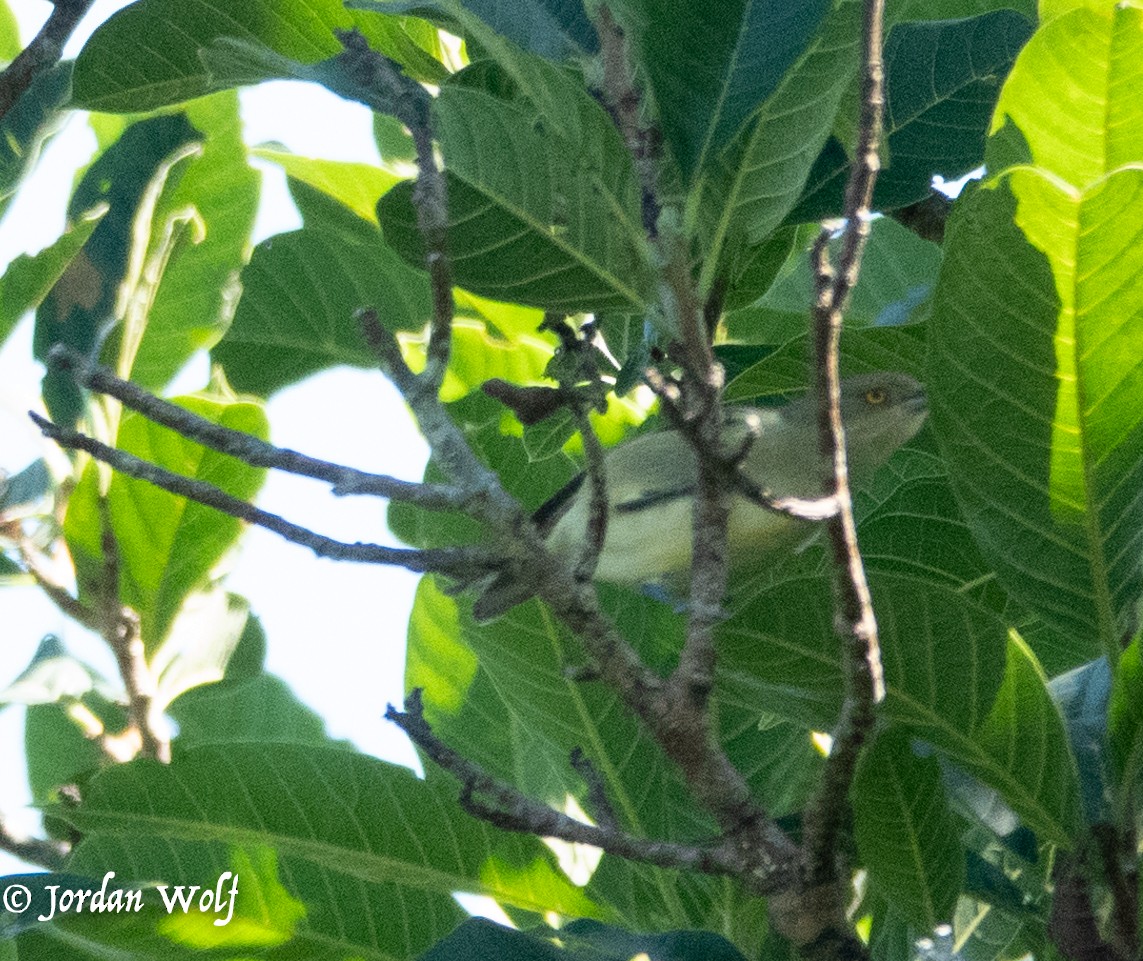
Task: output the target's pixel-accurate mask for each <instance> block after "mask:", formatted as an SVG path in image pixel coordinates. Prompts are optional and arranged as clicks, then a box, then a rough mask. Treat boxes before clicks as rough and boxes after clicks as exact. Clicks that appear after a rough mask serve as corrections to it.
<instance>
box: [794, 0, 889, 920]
mask: <svg viewBox="0 0 1143 961" xmlns="http://www.w3.org/2000/svg"><path fill="white" fill-rule="evenodd" d="M883 16H884V0H865V3H864V6H863V18H862V47H863V54H862V69H863V76H862V97H861V118H860V125H859V130H858V144H857V150H856V154H855V157H854V163H853V169H852V171H851V174H850V179H849V184H848V186H847V188H846V202H845V218H846V226H845V230H844V233H843V235H842V251H841V256H840V258H839V260H838V268H837V271H836V272H834V271H833V269H832V268H831V265H830V261H829V246H828V245H829V240H830V231H829V229H828V228H823V230H822V232H821V234H820V235H819V237H818V239H817V241H816V242H815V244H814V246H813V250H812V252H811V257H812V268H813V272H814V278H815V291H816V299H815V303H814V308H813V342H814V372H815V385H816V390H817V396H818V432H819V437H820V444H821V452H822V455H823V458H824V459H825V461H826V463H827V465H828V467H827V470H826V477H825V485H826V487H825V489H826V490H827V491H832V492H833V494H834V496H835V497H836V499H837V504H838V514H837V516H835V517H833V518H831V519H830V521H829V522H828V524H827V528H826V529H827V535H828V539H829V544H830V547H831V553H832V557H833V567H834V593H835V612H836V613H835V616H834V626H835V630H836V631H837V633H838V635H839V637H840V638H841V646H842V667H843V673H844V676H845V699H844V702H843V705H842V713H841V717H840V719H839V722H838V726H837V729H836V731H835V732H834V743H833V749H832V750H831V752H830V756H829V759H828V760H827V762H826V767H825V771H824V773H823V776H822V779H821V782H820V783H819V785H818V788H817V791H816V792H815V795H814V797H813V798H812V799H811V801H810V804H809V806H808V807H807V810H806V814H805V818H804V822H803V823H804V830H805V839H806V840H805V847H806V853H807V864H808V876H807V882H808V884H809V885H811V886H814V887H816V886H821V885H828V886H835V887H837V888H839V892H838V896H839V898H840V897H841V896H842V893H841V891H840V880H841V872H840V870H839V863H838V862H839V844H838V840H839V837H840V832H841V830H842V825H843V823H844V819H845V814H846V811H847V809H848V808H847V805H848V798H849V788H850V785H851V784H852V782H853V776H854V772H855V770H856V767H857V759H858V756H859V754H860V752H861V748H862V746H863V745H864V743H865V740H866V738H867V736H868V733H869V731H870V729H871V727H872V724H873V719H874V716H873V708H874V705H875V704H877V703H878V702H879V701H880V700H881V699H882V698H884V696H885V683H884V678H883V673H882V668H881V653H880V647H879V644H878V639H877V621H876V619H875V618H874V614H873V603H872V599H871V597H870V594H869V586H868V583H867V581H866V578H865V568H864V565H863V563H862V559H861V553H860V551H859V549H858V545H857V529H856V525H855V524H854V519H853V499H852V497H851V494H850V490H849V477H848V468H847V464H846V456H845V431H844V427H843V425H842V420H841V386H840V376H839V373H838V344H839V340H840V335H841V325H842V312H843V310H844V309H845V306H846V302H847V300H848V298H849V293H850V291H851V290H852V289H853V287H854V285H855V284H856V282H857V276H858V271H859V269H860V265H861V254H862V251H863V248H864V244H865V240H866V238H867V237H868V234H869V217H870V211H869V205H870V202H871V199H872V196H873V185H874V182H875V180H876V178H877V171H878V168H879V161H878V156H877V150H878V145H879V143H880V138H881V117H882V110H883V106H884V91H883V75H884V68H883V64H882V23H883Z"/></svg>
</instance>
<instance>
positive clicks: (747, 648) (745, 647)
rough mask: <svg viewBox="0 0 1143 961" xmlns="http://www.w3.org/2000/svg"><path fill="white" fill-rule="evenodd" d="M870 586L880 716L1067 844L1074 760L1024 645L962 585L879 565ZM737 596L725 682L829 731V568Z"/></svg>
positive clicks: (724, 649)
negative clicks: (877, 637)
mask: <svg viewBox="0 0 1143 961" xmlns="http://www.w3.org/2000/svg"><path fill="white" fill-rule="evenodd" d="M795 570H796V568H795ZM870 583H871V586H872V590H873V600H874V607H875V610H876V612H877V617H878V623H879V625H880V629H881V647H882V659H883V662H884V667H885V683H886V692H887V693H886V700H885V704H884V707H883V709H882V710H883V713H884V716H885V717H886V718H887V719H888V720H890V721H892V722H895V723H898V724H902V725H905V726H906V727H907V728H908V729H909V730H910V731H911V732H912V733H913V734H914V735H915V736H918V737H921V738H923V739H925V740H927V741H929V742H930V743H932V744H933V745H934V746H935V747H937V748H938V749H939V750H940V751H941V752H942V753H943V754H945V755H946V756H947V757H949V758H950V759H952V760H954V761H956V762H957V763H958V764H960V765H962V766H963V767H965V768H967V769H968V770H969V771H971V772H972V773H973V774H975V775H976V776H977V777H979V778H981V779H982V780H984V781H985V782H986V783H988V784H990V785H991V786H993V787H995V788H997V789H998V790H999V791H1000V792H1001V794H1002V796H1003V797H1004V798H1005V800H1006V801H1007V802H1008V803H1009V804H1010V805H1011V806H1012V807H1013V809H1014V810H1016V811H1017V812H1018V813H1019V814H1020V815H1021V816H1022V817H1023V818H1024V819H1025V822H1026V823H1027V824H1029V825H1030V826H1031V827H1033V828H1034V829H1035V830H1037V831H1040V832H1043V833H1044V835H1045V836H1047V837H1051V838H1054V839H1056V840H1060V841H1064V840H1067V839H1069V838H1071V837H1073V836H1074V832H1075V831H1076V830H1077V828H1078V821H1079V805H1078V791H1077V785H1076V774H1075V766H1074V762H1073V761H1072V759H1071V755H1070V753H1069V751H1068V747H1067V743H1066V738H1065V736H1064V729H1063V722H1062V720H1061V719H1060V716H1059V713H1058V712H1057V711H1056V709H1055V706H1054V705H1053V704H1052V701H1051V698H1050V697H1049V695H1048V692H1047V688H1046V686H1045V682H1044V679H1043V675H1042V672H1040V669H1039V666H1038V665H1037V664H1036V663H1035V659H1034V658H1033V657H1032V655H1031V653H1030V652H1029V651H1028V650H1027V648H1026V647H1025V646H1024V645H1023V642H1019V641H1017V640H1009V641H1007V642H1006V635H1007V633H1008V631H1007V628H1006V627H1005V625H1004V622H1003V621H1002V620H1001V619H1000V618H999V617H997V615H996V614H994V613H992V612H991V611H989V610H986V609H985V608H983V607H981V606H980V605H979V604H977V603H975V602H973V601H970V600H969V599H968V598H967V597H966V596H965V595H964V594H962V593H960V592H959V591H953V590H950V589H949V588H947V587H942V586H938V584H937V583H935V582H928V581H923V580H916V579H914V578H913V577H911V576H901V575H897V574H888V573H882V572H871V573H870ZM731 604H732V605H733V606H732V607H731V612H730V614H731V616H730V618H729V620H728V621H727V622H726V623H725V625H723V627H722V628H721V630H720V632H719V653H720V656H721V659H720V669H721V670H722V671H725V672H727V673H729V674H730V675H732V680H731V681H728V683H732V684H733V685H734V686H735V687H739V688H745V689H749V690H751V692H752V694H753V697H754V701H755V703H757V704H759V705H764V706H765V708H766V710H767V711H771V712H774V713H777V714H779V715H782V716H784V717H789V718H792V719H795V720H797V721H799V722H801V723H804V724H809V725H812V726H814V727H815V728H818V729H821V728H828V727H830V726H831V725H832V724H833V723H834V721H835V720H836V717H837V712H838V710H839V709H840V707H841V699H842V693H843V684H842V678H841V667H840V662H839V653H838V647H837V644H838V642H837V639H836V637H835V635H834V633H833V629H832V619H833V610H832V603H831V593H830V589H829V579H828V576H822V575H815V576H800V575H799V576H785V575H783V574H782V573H781V572H780V571H779V572H778V573H776V574H773V575H772V576H771V577H770V578H766V577H761V578H759V579H758V580H757V582H756V586H755V587H754V588H753V589H749V588H747V589H743V590H741V591H740V592H739V593H737V594H736V595H734V596H733V597H732V598H731ZM1006 643H1007V646H1008V649H1009V654H1008V659H1007V668H1006V669H1005V667H1004V665H1005V655H1004V649H1005V645H1006ZM1016 744H1018V745H1020V748H1019V750H1017V749H1016V748H1015V747H1014V746H1013V745H1016Z"/></svg>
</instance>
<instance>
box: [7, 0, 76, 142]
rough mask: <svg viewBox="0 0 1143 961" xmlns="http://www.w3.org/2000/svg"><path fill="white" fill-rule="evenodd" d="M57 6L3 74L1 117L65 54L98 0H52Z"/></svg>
mask: <svg viewBox="0 0 1143 961" xmlns="http://www.w3.org/2000/svg"><path fill="white" fill-rule="evenodd" d="M52 2H53V4H54V9H53V10H52V12H51V15H50V16H49V17H48V19H47V21H46V22H45V23H44V25H43V26H42V27H41V28H40V32H39V33H37V34H36V36H35V37H34V38H33V40H32V42H31V43H29V44H28V46H26V47H25V48H24V49H23V50H22V51H21V52H20V53H19V54H18V55H17V57H16V59H15V60H13V61H12V62H11V63H10V64H8V66H7V67H5V68H4V72H3V73H0V120H3V119H4V117H5V116H7V114H8V111H9V110H11V109H12V108H13V107H14V106H15V105H16V101H17V100H19V99H20V97H22V96H23V95H24V92H25V91H26V90H27V89H28V87H30V86H31V85H32V81H33V80H35V79H36V76H37V75H38V74H41V73H43V72H44V71H45V70H49V69H51V68H52V67H53V66H55V65H56V64H57V63H59V59H60V57H61V56H62V54H63V48H64V45H65V44H66V43H67V41H68V37H70V36H71V35H72V33H73V32H74V30H75V28H76V27H77V26H78V25H79V21H80V20H82V19H83V15H84V14H85V13H87V10H88V8H89V7H90V6H91V4H92V3H93V2H94V0H52Z"/></svg>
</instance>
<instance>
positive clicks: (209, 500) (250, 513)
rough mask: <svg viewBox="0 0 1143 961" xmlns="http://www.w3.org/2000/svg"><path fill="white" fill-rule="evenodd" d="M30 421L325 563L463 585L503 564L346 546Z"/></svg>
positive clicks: (462, 555)
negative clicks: (445, 578) (383, 568)
mask: <svg viewBox="0 0 1143 961" xmlns="http://www.w3.org/2000/svg"><path fill="white" fill-rule="evenodd" d="M28 416H29V417H31V418H32V420H33V421H34V422H35V424H36V426H37V427H39V428H40V430H41V431H42V432H43V434H44V436H45V437H48V438H50V439H52V440H54V441H55V442H56V443H57V444H59V445H60V446H61V447H66V448H69V449H72V450H82V451H86V452H87V453H88V454H90V455H91V456H92V457H94V458H95V459H96V460H98V461H101V462H102V463H105V464H108V465H109V466H110V467H112V468H114V469H115V470H117V471H119V473H121V474H126V475H127V476H128V477H134V478H135V479H136V480H141V481H146V482H147V483H148V484H153V485H154V486H155V487H159V488H162V489H163V490H165V491H168V492H169V493H171V494H175V495H177V496H179V497H185V498H187V499H189V500H193V501H196V502H198V503H199V504H205V505H206V506H207V507H213V508H214V509H215V510H218V511H221V512H222V513H223V514H229V515H230V516H231V517H237V518H238V519H239V520H243V521H246V522H247V523H250V524H256V525H257V526H259V527H264V528H265V529H266V530H269V531H273V532H274V533H275V534H277V535H279V536H280V537H282V538H284V539H285V540H288V541H291V542H292V543H295V544H300V545H301V546H302V547H308V548H309V549H310V550H312V551H313V552H314V553H315V554H317V555H318V556H319V557H328V558H330V559H331V560H338V561H356V562H358V563H362V564H391V565H394V566H396V567H404V568H407V569H408V570H411V571H416V572H418V573H422V574H423V573H426V572H428V571H435V572H438V573H443V574H448V575H449V576H452V577H458V578H462V579H464V578H468V579H474V578H477V577H479V576H481V575H483V574H488V573H489V572H490V571H495V570H497V569H498V568H499V567H500V566H501V563H502V559H501V558H500V557H499V555H497V554H493V553H490V552H488V551H484V550H482V549H478V548H464V547H455V548H437V549H432V550H413V549H409V548H398V547H384V546H382V545H380V544H366V543H361V542H358V543H355V544H347V543H345V542H344V541H338V540H334V539H333V538H331V537H326V536H325V535H323V534H317V533H315V532H314V531H311V530H309V529H308V528H305V527H300V526H299V525H297V524H292V523H290V522H289V521H287V520H285V519H283V518H281V517H279V516H278V515H277V514H271V513H269V512H268V511H264V510H260V509H259V508H257V507H255V506H254V505H253V504H248V503H247V502H246V501H244V500H240V499H239V498H237V497H233V496H231V495H230V494H227V493H226V492H225V491H222V490H219V489H218V488H217V487H215V486H214V485H213V484H207V483H206V482H204V481H198V480H193V479H192V478H189V477H183V476H182V475H181V474H175V473H172V472H171V471H168V470H165V469H164V468H162V467H159V466H158V465H156V464H152V463H150V462H149V461H145V460H142V459H140V458H138V457H135V456H134V455H133V454H128V453H127V452H126V451H121V450H117V449H116V448H114V447H109V446H107V445H106V444H103V443H101V442H100V441H97V440H95V439H94V438H92V437H88V436H87V435H86V434H81V433H79V432H78V431H73V430H69V429H67V428H64V427H60V426H59V425H58V424H54V423H52V422H51V421H50V420H47V419H45V418H43V417H40V416H39V415H38V414H36V413H34V412H32V411H29V412H28Z"/></svg>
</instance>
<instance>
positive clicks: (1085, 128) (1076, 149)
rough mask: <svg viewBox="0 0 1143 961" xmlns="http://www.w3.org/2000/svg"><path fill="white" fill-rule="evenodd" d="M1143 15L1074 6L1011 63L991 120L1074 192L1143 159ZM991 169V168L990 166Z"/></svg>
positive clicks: (1122, 7)
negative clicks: (1139, 91)
mask: <svg viewBox="0 0 1143 961" xmlns="http://www.w3.org/2000/svg"><path fill="white" fill-rule="evenodd" d="M1141 28H1143V10H1140V9H1139V8H1138V7H1135V6H1133V5H1131V4H1106V5H1102V4H1100V5H1099V9H1098V10H1096V9H1087V8H1081V9H1076V10H1073V11H1072V12H1070V13H1067V14H1065V15H1063V16H1060V17H1057V18H1056V19H1054V20H1051V21H1049V22H1046V23H1045V24H1044V25H1043V26H1041V27H1040V29H1039V30H1037V31H1036V33H1035V35H1034V36H1033V37H1032V39H1031V40H1030V41H1029V42H1028V45H1027V46H1026V47H1025V48H1024V50H1023V52H1022V53H1021V54H1020V57H1019V58H1018V59H1017V61H1016V66H1015V67H1014V68H1013V70H1012V73H1011V75H1010V76H1009V78H1008V81H1007V82H1006V83H1005V85H1004V91H1003V93H1002V94H1001V96H1000V101H999V103H997V105H996V116H995V118H994V120H993V122H992V130H993V132H995V131H997V130H999V129H1000V128H1001V127H1002V126H1003V125H1004V124H1005V123H1006V122H1010V123H1012V124H1013V125H1014V126H1015V127H1016V128H1017V129H1018V130H1019V132H1020V134H1021V135H1022V136H1023V139H1024V142H1025V143H1026V144H1027V148H1028V150H1029V151H1030V154H1031V160H1032V162H1033V163H1034V164H1035V165H1036V166H1038V167H1041V168H1043V169H1044V170H1046V171H1048V172H1050V174H1051V175H1052V176H1053V177H1055V178H1059V179H1060V180H1063V181H1065V182H1066V183H1068V184H1070V185H1071V186H1073V187H1075V188H1086V187H1089V186H1094V185H1095V182H1096V181H1097V180H1098V179H1099V178H1101V177H1103V176H1104V175H1105V174H1108V173H1111V172H1112V171H1114V170H1116V169H1117V168H1119V167H1122V166H1124V165H1125V164H1130V163H1135V162H1138V161H1139V160H1140V159H1141V158H1143V104H1141V103H1140V101H1139V98H1138V97H1136V96H1135V95H1134V89H1135V85H1136V84H1137V83H1138V82H1139V70H1140V67H1139V64H1140V57H1143V29H1141ZM990 166H994V165H990Z"/></svg>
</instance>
